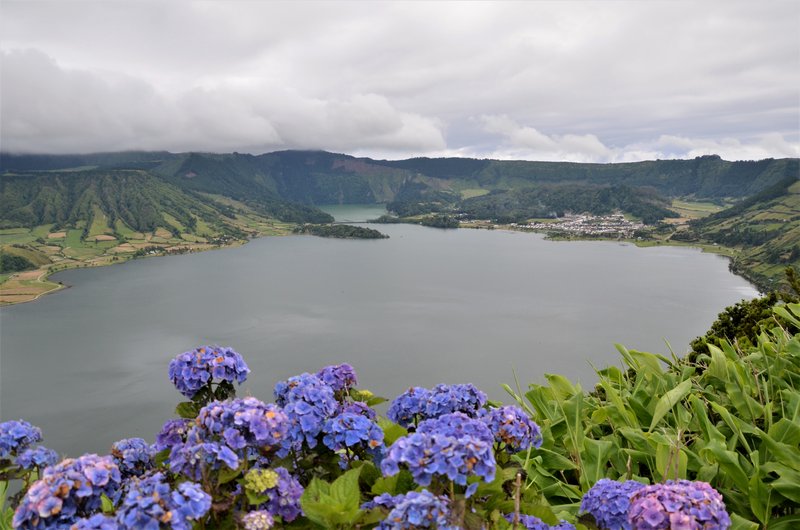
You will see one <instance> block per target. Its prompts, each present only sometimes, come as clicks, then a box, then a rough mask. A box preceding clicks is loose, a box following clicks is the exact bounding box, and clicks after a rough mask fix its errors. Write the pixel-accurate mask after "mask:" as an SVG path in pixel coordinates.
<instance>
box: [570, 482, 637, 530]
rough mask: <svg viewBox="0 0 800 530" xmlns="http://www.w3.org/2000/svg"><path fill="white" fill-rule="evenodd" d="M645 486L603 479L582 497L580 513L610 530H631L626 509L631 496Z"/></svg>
mask: <svg viewBox="0 0 800 530" xmlns="http://www.w3.org/2000/svg"><path fill="white" fill-rule="evenodd" d="M644 487H645V485H644V484H642V483H641V482H636V481H635V480H627V481H625V482H617V481H616V480H611V479H607V478H603V479H600V480H598V481H597V483H595V485H594V486H592V487H591V489H590V490H589V491H587V492H586V494H585V495H584V496H583V500H582V501H581V512H582V513H588V514H590V515H591V516H592V517H594V520H595V521H597V524H598V525H600V526H601V527H603V528H608V529H610V530H631V525H630V524H629V523H628V508H629V507H630V503H631V495H633V494H634V493H636V492H637V491H639V490H640V489H642V488H644Z"/></svg>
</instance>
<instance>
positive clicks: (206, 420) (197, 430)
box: [187, 397, 289, 450]
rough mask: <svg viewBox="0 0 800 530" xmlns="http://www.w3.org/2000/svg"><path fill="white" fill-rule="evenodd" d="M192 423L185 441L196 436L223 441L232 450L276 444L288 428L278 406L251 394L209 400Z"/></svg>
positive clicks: (286, 420) (206, 439)
mask: <svg viewBox="0 0 800 530" xmlns="http://www.w3.org/2000/svg"><path fill="white" fill-rule="evenodd" d="M196 424H197V425H196V426H195V427H194V428H193V429H192V432H191V433H190V434H189V435H188V436H187V440H189V441H191V440H192V438H193V435H196V436H197V437H198V439H199V440H202V441H224V442H225V444H226V445H227V446H228V447H230V448H231V449H233V450H240V449H244V448H245V447H252V448H259V449H263V448H272V447H276V446H278V445H280V443H281V442H282V440H283V438H284V437H285V436H286V431H287V429H288V427H289V421H288V418H287V416H286V414H285V413H284V412H283V411H282V410H281V409H280V408H278V407H277V406H276V405H273V404H271V403H270V404H265V403H264V402H263V401H260V400H258V399H256V398H254V397H246V398H242V399H234V400H231V401H214V402H212V403H209V404H208V405H206V406H205V407H203V408H202V409H200V412H199V414H198V415H197V420H196Z"/></svg>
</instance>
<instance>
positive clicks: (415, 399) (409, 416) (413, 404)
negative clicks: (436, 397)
mask: <svg viewBox="0 0 800 530" xmlns="http://www.w3.org/2000/svg"><path fill="white" fill-rule="evenodd" d="M429 395H430V391H429V390H428V389H426V388H422V387H419V386H415V387H411V388H409V389H408V390H406V391H405V392H403V393H402V394H400V395H399V396H397V397H396V398H394V399H393V400H392V402H391V403H390V404H389V410H388V411H387V413H386V415H387V416H388V417H389V419H390V420H392V421H393V422H395V423H397V424H398V425H401V426H402V427H405V428H406V429H408V428H409V427H413V426H415V425H416V422H417V421H418V419H419V417H420V416H421V415H423V413H424V412H425V404H426V403H427V401H428V396H429Z"/></svg>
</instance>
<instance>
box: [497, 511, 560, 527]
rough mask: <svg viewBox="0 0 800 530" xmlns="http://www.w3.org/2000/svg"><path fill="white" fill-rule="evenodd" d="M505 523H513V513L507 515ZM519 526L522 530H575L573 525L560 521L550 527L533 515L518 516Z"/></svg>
mask: <svg viewBox="0 0 800 530" xmlns="http://www.w3.org/2000/svg"><path fill="white" fill-rule="evenodd" d="M506 521H508V522H509V523H512V522H514V514H513V513H510V514H507V515H506ZM519 524H521V525H522V528H524V529H525V530H575V525H573V524H570V523H568V522H566V521H561V522H560V523H559V524H557V525H555V526H550V525H549V524H547V523H545V522H544V521H542V520H541V519H539V518H538V517H535V516H533V515H523V514H520V516H519Z"/></svg>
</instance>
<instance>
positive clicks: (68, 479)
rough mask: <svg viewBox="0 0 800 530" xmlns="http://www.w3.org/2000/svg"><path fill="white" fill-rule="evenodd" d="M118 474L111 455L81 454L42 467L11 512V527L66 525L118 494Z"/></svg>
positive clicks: (64, 526)
mask: <svg viewBox="0 0 800 530" xmlns="http://www.w3.org/2000/svg"><path fill="white" fill-rule="evenodd" d="M121 480H122V477H121V474H120V471H119V468H118V467H117V464H116V463H115V462H114V460H113V459H112V458H111V457H110V456H102V457H101V456H97V455H94V454H87V455H83V456H81V457H80V458H77V459H75V458H68V459H66V460H62V461H61V462H60V463H58V464H56V465H54V466H50V467H47V468H45V470H44V472H43V473H42V478H41V479H40V480H37V481H36V482H34V483H33V485H32V486H31V487H30V488H29V489H28V491H27V492H26V493H25V496H24V497H23V498H22V502H20V505H19V506H18V507H17V510H16V512H15V513H14V519H13V526H14V528H22V529H25V530H27V529H30V530H34V529H37V530H38V529H41V528H68V527H69V526H71V525H72V524H73V523H75V522H76V521H77V520H78V519H80V518H83V517H87V516H90V515H92V514H94V513H95V512H98V511H99V510H100V507H101V498H102V496H103V495H106V496H107V497H109V498H110V499H115V498H117V496H118V491H119V487H120V485H121Z"/></svg>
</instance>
